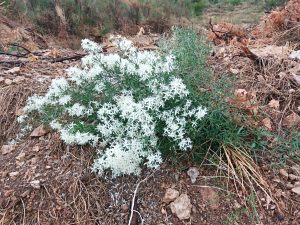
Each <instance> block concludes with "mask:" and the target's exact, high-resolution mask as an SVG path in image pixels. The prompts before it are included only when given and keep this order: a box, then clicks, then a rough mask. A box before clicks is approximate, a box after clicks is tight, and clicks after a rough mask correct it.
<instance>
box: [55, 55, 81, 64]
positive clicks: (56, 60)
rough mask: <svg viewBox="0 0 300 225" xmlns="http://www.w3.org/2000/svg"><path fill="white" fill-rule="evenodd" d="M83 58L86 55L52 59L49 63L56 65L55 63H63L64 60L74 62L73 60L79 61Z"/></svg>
mask: <svg viewBox="0 0 300 225" xmlns="http://www.w3.org/2000/svg"><path fill="white" fill-rule="evenodd" d="M84 56H86V54H80V55H73V56H66V57H60V58H54V59H51V60H50V62H52V63H56V62H63V61H66V60H74V59H76V60H78V59H81V58H82V57H84Z"/></svg>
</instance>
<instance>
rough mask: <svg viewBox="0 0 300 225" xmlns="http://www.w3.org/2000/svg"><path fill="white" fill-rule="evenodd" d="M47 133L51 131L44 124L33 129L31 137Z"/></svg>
mask: <svg viewBox="0 0 300 225" xmlns="http://www.w3.org/2000/svg"><path fill="white" fill-rule="evenodd" d="M47 133H49V131H48V130H47V129H46V127H45V126H44V125H40V126H39V127H37V128H35V129H34V130H33V131H32V133H31V134H30V137H42V136H44V135H46V134H47Z"/></svg>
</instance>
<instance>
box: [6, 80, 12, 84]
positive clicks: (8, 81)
mask: <svg viewBox="0 0 300 225" xmlns="http://www.w3.org/2000/svg"><path fill="white" fill-rule="evenodd" d="M4 83H5V84H6V85H11V84H12V80H10V79H5V81H4Z"/></svg>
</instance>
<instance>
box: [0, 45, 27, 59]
mask: <svg viewBox="0 0 300 225" xmlns="http://www.w3.org/2000/svg"><path fill="white" fill-rule="evenodd" d="M9 45H10V46H14V47H17V48H21V49H23V50H25V51H26V52H25V53H22V54H21V53H18V54H15V53H9V52H0V55H8V56H13V57H17V58H22V57H26V56H27V55H29V54H30V53H31V51H29V50H28V49H27V48H25V47H23V46H21V45H18V44H15V43H13V44H9Z"/></svg>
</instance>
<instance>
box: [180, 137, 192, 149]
mask: <svg viewBox="0 0 300 225" xmlns="http://www.w3.org/2000/svg"><path fill="white" fill-rule="evenodd" d="M178 146H179V148H180V149H181V150H184V151H186V150H188V149H191V148H192V141H191V139H190V138H185V139H182V140H181V141H180V142H179V144H178Z"/></svg>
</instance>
